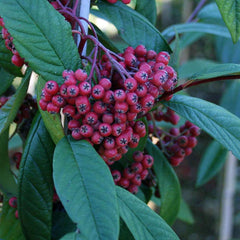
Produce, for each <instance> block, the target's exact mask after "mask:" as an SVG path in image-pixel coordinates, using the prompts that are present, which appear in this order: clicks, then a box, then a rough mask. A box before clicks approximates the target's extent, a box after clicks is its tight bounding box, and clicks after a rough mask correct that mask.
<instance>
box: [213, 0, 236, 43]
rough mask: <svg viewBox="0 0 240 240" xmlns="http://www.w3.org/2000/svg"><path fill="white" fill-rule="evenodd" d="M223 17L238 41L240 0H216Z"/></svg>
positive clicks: (234, 40)
mask: <svg viewBox="0 0 240 240" xmlns="http://www.w3.org/2000/svg"><path fill="white" fill-rule="evenodd" d="M216 3H217V5H218V8H219V10H220V13H221V14H222V18H223V20H224V22H225V24H226V26H227V27H228V30H229V32H230V33H231V36H232V40H233V42H234V43H236V42H237V41H238V39H239V37H240V11H239V8H240V1H239V0H216Z"/></svg>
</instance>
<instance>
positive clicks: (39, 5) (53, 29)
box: [0, 0, 79, 83]
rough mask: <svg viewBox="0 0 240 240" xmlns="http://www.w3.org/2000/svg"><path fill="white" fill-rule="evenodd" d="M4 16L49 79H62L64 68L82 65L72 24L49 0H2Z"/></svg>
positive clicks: (19, 44) (31, 61)
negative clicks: (73, 35)
mask: <svg viewBox="0 0 240 240" xmlns="http://www.w3.org/2000/svg"><path fill="white" fill-rule="evenodd" d="M0 4H1V8H0V16H2V17H3V19H4V22H5V25H6V27H7V29H8V31H9V32H10V33H11V35H12V36H13V38H14V41H13V42H14V44H15V46H16V48H17V50H18V52H19V53H20V55H21V56H22V57H24V58H25V60H26V61H27V62H28V64H29V65H30V66H31V67H32V69H33V70H34V71H35V72H37V73H38V74H40V75H42V76H43V77H44V79H46V80H56V81H58V82H59V83H61V82H62V81H63V80H62V78H61V76H62V72H63V70H64V69H73V70H76V68H77V67H78V66H79V54H78V51H77V47H76V45H75V44H74V40H73V37H72V32H71V27H70V24H69V23H67V21H65V19H64V17H63V16H62V15H61V14H59V13H58V12H57V11H56V10H55V9H54V8H53V7H52V6H51V5H50V4H49V3H48V1H43V0H35V1H32V0H24V1H21V0H0Z"/></svg>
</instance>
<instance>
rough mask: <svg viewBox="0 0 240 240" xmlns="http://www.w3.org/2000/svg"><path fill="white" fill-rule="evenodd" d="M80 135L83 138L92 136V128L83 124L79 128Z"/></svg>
mask: <svg viewBox="0 0 240 240" xmlns="http://www.w3.org/2000/svg"><path fill="white" fill-rule="evenodd" d="M80 133H81V135H82V136H83V137H86V138H89V137H91V136H92V135H93V128H92V127H91V126H90V125H88V124H83V125H82V126H81V127H80Z"/></svg>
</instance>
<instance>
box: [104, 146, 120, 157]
mask: <svg viewBox="0 0 240 240" xmlns="http://www.w3.org/2000/svg"><path fill="white" fill-rule="evenodd" d="M117 154H118V151H117V149H116V148H112V149H105V150H104V155H105V156H106V157H107V158H108V159H112V158H114V157H115V156H116V155H117Z"/></svg>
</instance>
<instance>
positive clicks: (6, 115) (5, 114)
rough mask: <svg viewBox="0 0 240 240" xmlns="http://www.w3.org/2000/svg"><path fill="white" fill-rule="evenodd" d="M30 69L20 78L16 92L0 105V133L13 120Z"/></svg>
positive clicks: (24, 89)
mask: <svg viewBox="0 0 240 240" xmlns="http://www.w3.org/2000/svg"><path fill="white" fill-rule="evenodd" d="M30 76H31V70H28V71H27V72H26V74H25V77H24V78H23V79H22V82H21V84H20V86H19V87H18V89H17V91H16V93H15V94H14V95H12V96H11V98H10V99H9V100H8V101H7V102H6V103H5V104H4V105H3V107H1V109H0V134H1V133H2V132H3V131H4V130H5V129H6V128H7V127H8V126H9V125H10V123H11V122H12V121H13V120H14V118H15V116H16V114H17V112H18V109H19V107H20V106H21V104H22V101H23V99H24V98H25V96H26V92H27V88H28V83H29V79H30Z"/></svg>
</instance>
